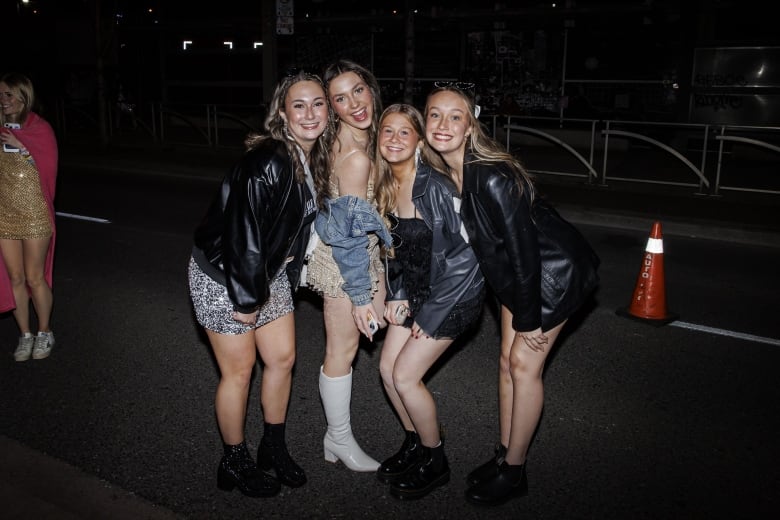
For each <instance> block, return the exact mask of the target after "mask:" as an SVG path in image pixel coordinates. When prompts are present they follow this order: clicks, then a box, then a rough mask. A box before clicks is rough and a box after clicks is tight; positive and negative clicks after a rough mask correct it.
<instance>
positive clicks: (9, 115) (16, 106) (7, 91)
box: [0, 81, 24, 122]
mask: <svg viewBox="0 0 780 520" xmlns="http://www.w3.org/2000/svg"><path fill="white" fill-rule="evenodd" d="M0 107H2V110H3V115H4V116H5V118H6V121H11V122H18V120H19V118H20V117H21V114H22V110H24V103H23V102H22V100H21V98H20V96H19V93H18V92H15V91H14V90H13V89H11V87H9V86H8V85H7V84H6V83H5V82H3V81H0Z"/></svg>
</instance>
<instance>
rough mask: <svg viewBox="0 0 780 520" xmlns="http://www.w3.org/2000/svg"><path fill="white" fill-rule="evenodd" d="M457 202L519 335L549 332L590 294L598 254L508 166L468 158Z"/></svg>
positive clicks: (492, 284) (595, 280)
mask: <svg viewBox="0 0 780 520" xmlns="http://www.w3.org/2000/svg"><path fill="white" fill-rule="evenodd" d="M518 182H520V183H523V184H518ZM520 186H523V190H522V194H520ZM462 197H463V206H462V209H461V216H462V218H463V222H464V224H465V226H466V230H467V231H468V234H469V237H470V238H471V245H472V247H473V248H474V251H475V253H476V254H477V258H479V263H480V266H481V267H482V272H483V273H484V275H485V279H486V280H487V281H488V284H489V285H490V287H491V289H492V290H493V292H494V293H495V294H496V296H497V297H498V299H499V301H500V302H501V304H502V305H504V306H506V307H507V308H508V309H509V310H510V311H511V312H512V327H513V328H514V329H515V330H516V331H518V332H525V331H531V330H535V329H537V328H539V327H542V329H543V330H549V328H551V327H553V326H555V325H557V324H559V323H561V322H562V321H563V320H565V319H566V318H568V317H569V316H570V315H571V314H572V313H573V312H574V311H575V310H576V309H577V308H578V307H579V306H581V305H582V303H583V302H584V300H585V299H586V298H587V297H588V295H589V294H590V293H591V292H592V291H593V289H595V287H596V285H597V284H598V273H597V268H598V264H599V259H598V256H597V255H596V253H595V252H594V251H593V249H592V248H591V247H590V245H589V244H588V243H587V241H586V240H585V238H584V237H583V236H582V235H581V234H580V233H579V231H578V230H577V229H576V228H575V227H574V226H572V225H571V224H570V223H569V222H567V221H566V220H564V219H563V218H562V217H561V216H560V215H559V214H558V213H557V212H556V211H555V209H553V208H552V207H551V206H550V205H549V204H547V203H546V202H545V201H544V200H543V199H541V198H539V197H535V198H532V197H531V189H530V188H529V186H528V185H527V181H525V180H524V179H519V180H518V177H517V176H515V175H514V174H513V173H512V172H511V171H510V170H509V166H508V165H507V164H504V163H488V162H480V161H475V160H474V159H473V156H471V155H470V154H467V155H466V160H465V161H464V169H463V190H462Z"/></svg>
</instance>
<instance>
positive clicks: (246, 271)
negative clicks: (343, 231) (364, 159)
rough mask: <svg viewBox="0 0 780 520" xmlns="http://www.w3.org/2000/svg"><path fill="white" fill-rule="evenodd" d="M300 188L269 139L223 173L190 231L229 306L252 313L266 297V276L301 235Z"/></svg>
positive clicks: (268, 277)
mask: <svg viewBox="0 0 780 520" xmlns="http://www.w3.org/2000/svg"><path fill="white" fill-rule="evenodd" d="M302 189H303V188H302V186H301V185H299V183H297V182H296V181H295V178H294V173H293V171H292V166H291V164H290V160H289V157H288V155H287V151H286V148H285V147H284V145H283V144H281V143H275V142H273V141H270V142H268V143H266V144H264V145H261V147H259V148H257V149H255V150H252V151H250V152H247V153H246V154H245V155H244V157H242V159H241V160H240V161H239V162H238V163H237V164H236V165H235V166H234V167H233V168H232V169H231V170H230V172H229V173H228V174H227V175H226V176H225V178H224V180H223V181H222V185H221V186H220V190H219V192H218V194H217V197H216V198H215V200H214V202H213V203H212V205H211V207H210V208H209V211H208V212H207V214H206V216H205V218H204V219H203V221H202V222H201V224H200V226H199V227H198V228H197V229H196V231H195V247H196V248H198V249H200V250H201V251H202V253H203V255H197V256H196V261H197V259H198V258H204V259H205V260H206V261H207V262H208V265H206V266H201V267H202V268H204V271H206V272H207V274H209V275H211V276H212V277H214V278H215V279H216V280H217V281H219V282H220V283H223V284H224V285H225V286H226V287H227V291H228V295H229V297H230V300H231V302H232V303H233V308H234V309H235V310H236V311H239V312H246V313H249V312H253V311H254V310H255V309H257V308H258V307H260V306H261V305H263V304H264V303H265V302H266V301H267V300H268V296H269V285H270V281H271V278H272V277H273V276H275V275H276V273H277V272H278V270H279V269H280V268H281V266H282V265H283V262H284V260H285V258H287V256H288V255H293V256H296V255H297V256H300V254H299V253H300V252H299V251H297V249H298V248H295V250H293V249H294V248H293V246H294V245H295V244H296V243H300V242H301V240H302V239H303V238H306V237H307V236H308V235H306V237H304V236H303V235H304V234H302V233H301V224H302V221H303V213H304V208H303V202H302V196H301V190H302Z"/></svg>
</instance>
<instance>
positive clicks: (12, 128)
mask: <svg viewBox="0 0 780 520" xmlns="http://www.w3.org/2000/svg"><path fill="white" fill-rule="evenodd" d="M35 107H36V100H35V92H34V90H33V84H32V82H31V81H30V79H29V78H27V77H26V76H24V75H22V74H19V73H14V72H12V73H7V74H5V75H3V76H2V77H1V78H0V108H1V109H2V110H0V123H1V124H2V127H0V143H2V145H3V148H2V151H0V256H1V257H2V260H3V261H2V262H0V313H2V312H8V311H10V310H13V315H14V319H15V320H16V324H17V325H18V326H19V330H20V332H21V337H20V338H19V343H18V345H17V348H16V351H15V352H14V358H15V359H16V361H27V360H28V359H30V357H32V358H33V359H43V358H46V357H48V356H49V354H50V353H51V349H52V347H53V346H54V334H53V333H52V331H51V324H50V319H51V311H52V305H53V300H54V298H53V294H52V289H51V287H52V270H53V266H54V239H55V226H54V191H55V186H56V183H57V157H58V152H57V139H56V138H55V136H54V131H53V130H52V128H51V125H49V123H48V122H46V120H45V119H43V118H42V117H41V116H39V115H38V114H37V113H35V112H33V109H34V108H35ZM30 300H32V304H33V308H34V309H35V314H36V317H37V322H38V334H37V335H33V334H32V329H31V327H30Z"/></svg>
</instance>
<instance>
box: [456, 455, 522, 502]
mask: <svg viewBox="0 0 780 520" xmlns="http://www.w3.org/2000/svg"><path fill="white" fill-rule="evenodd" d="M527 494H528V478H527V477H526V475H525V464H521V465H517V466H511V465H509V464H507V463H506V461H504V462H502V463H501V466H500V467H499V469H498V474H497V475H496V476H494V477H492V478H489V479H487V480H483V481H482V482H478V483H476V484H474V485H473V486H471V487H470V488H468V489H467V490H466V500H468V501H469V502H471V503H472V504H477V505H482V506H498V505H501V504H503V503H504V502H506V501H507V500H510V499H512V498H519V497H523V496H525V495H527Z"/></svg>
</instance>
